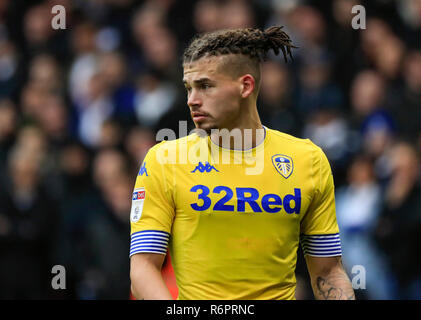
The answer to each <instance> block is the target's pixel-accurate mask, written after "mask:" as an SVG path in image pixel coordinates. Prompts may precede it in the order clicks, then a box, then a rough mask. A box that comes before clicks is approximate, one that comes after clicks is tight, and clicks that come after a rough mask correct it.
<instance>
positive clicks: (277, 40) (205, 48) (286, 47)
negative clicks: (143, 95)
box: [183, 26, 297, 93]
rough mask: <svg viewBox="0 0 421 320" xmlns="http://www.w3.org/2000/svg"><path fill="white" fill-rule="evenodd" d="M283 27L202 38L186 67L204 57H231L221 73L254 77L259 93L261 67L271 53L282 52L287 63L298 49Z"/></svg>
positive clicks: (216, 33) (223, 32)
mask: <svg viewBox="0 0 421 320" xmlns="http://www.w3.org/2000/svg"><path fill="white" fill-rule="evenodd" d="M282 28H283V26H282V27H276V26H272V27H269V28H267V29H266V30H264V31H262V30H259V29H254V28H246V29H228V30H218V31H214V32H209V33H204V34H200V35H198V36H196V37H194V38H193V39H192V41H191V42H190V44H189V46H188V47H187V48H186V50H185V51H184V54H183V65H186V64H189V63H192V62H194V61H197V60H199V59H201V58H204V57H213V56H214V57H218V56H227V57H229V56H230V55H232V56H231V58H227V59H224V60H223V61H222V63H221V66H220V69H221V70H224V71H227V70H229V72H230V74H231V75H232V76H234V77H235V76H240V75H242V74H244V73H245V72H246V73H250V74H251V75H252V76H253V77H254V78H255V81H256V93H257V92H258V91H259V87H260V63H261V62H263V61H265V60H266V59H267V55H268V52H269V51H270V50H273V52H274V53H275V55H278V54H279V53H280V51H282V53H283V56H284V60H285V62H286V63H287V62H288V57H290V58H291V60H292V59H293V58H292V53H291V49H292V48H297V47H296V46H294V45H293V44H292V41H291V39H290V37H289V36H288V34H287V33H285V32H284V31H283V30H282Z"/></svg>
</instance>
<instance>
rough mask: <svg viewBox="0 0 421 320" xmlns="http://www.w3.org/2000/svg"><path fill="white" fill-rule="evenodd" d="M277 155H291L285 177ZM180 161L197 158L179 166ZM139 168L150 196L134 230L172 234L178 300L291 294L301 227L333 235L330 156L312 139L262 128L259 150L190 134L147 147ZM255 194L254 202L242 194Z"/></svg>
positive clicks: (141, 184)
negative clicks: (241, 148)
mask: <svg viewBox="0 0 421 320" xmlns="http://www.w3.org/2000/svg"><path fill="white" fill-rule="evenodd" d="M186 151H187V152H186ZM206 151H207V152H206ZM189 154H190V156H191V157H189V156H188V155H189ZM193 155H196V157H192V156H193ZM274 155H281V156H285V157H286V158H288V157H290V159H291V160H292V170H289V172H290V175H289V176H287V174H284V175H285V176H287V177H284V176H283V175H281V173H280V172H279V171H278V169H277V168H276V167H275V165H274V161H273V159H276V157H275V158H274V157H273V156H274ZM223 157H225V158H223ZM186 158H188V159H187V160H189V159H193V160H194V161H192V162H188V163H184V164H180V163H179V162H180V160H186ZM227 159H229V162H230V163H225V164H224V163H223V161H222V160H225V162H228V160H227ZM256 159H258V164H257V165H256V162H255V163H253V160H256ZM165 161H167V163H164V162H165ZM206 161H207V162H208V163H209V165H208V166H207V170H206ZM217 161H219V163H217ZM234 161H236V162H237V163H234ZM171 162H172V163H171ZM174 162H177V163H174ZM199 162H200V163H201V164H202V165H203V166H201V167H200V166H199V167H198V165H199ZM239 162H240V163H239ZM211 166H213V167H214V168H215V169H216V170H218V171H216V170H215V169H213V168H212V167H211ZM259 166H260V167H259ZM143 167H144V168H146V172H147V175H146V173H145V174H142V175H140V174H139V175H138V177H137V180H136V184H135V190H136V189H139V188H144V190H145V193H146V196H145V200H144V205H143V211H142V214H141V218H140V219H139V220H138V221H136V222H133V221H132V222H131V234H133V233H135V232H139V231H145V230H155V231H165V232H168V233H169V234H170V241H169V249H170V254H171V260H172V263H173V267H174V271H175V275H176V279H177V286H178V288H179V299H233V300H235V299H295V287H296V279H295V266H296V260H297V249H298V245H299V239H300V234H305V235H324V234H336V233H338V232H339V229H338V226H337V222H336V214H335V202H334V186H333V178H332V174H331V169H330V166H329V162H328V160H327V158H326V156H325V155H324V153H323V152H322V150H321V149H320V148H319V147H317V146H316V145H314V144H313V143H312V142H311V141H310V140H308V139H305V140H304V139H298V138H295V137H292V136H290V135H287V134H284V133H281V132H278V131H275V130H271V129H268V128H266V135H265V139H264V141H263V142H262V143H261V144H260V145H258V146H257V147H256V148H254V149H252V150H248V151H233V150H228V149H223V148H220V147H219V146H217V145H216V144H214V143H213V142H212V141H211V140H210V138H208V137H205V138H202V137H199V136H197V135H196V134H192V135H190V136H188V137H184V138H181V139H178V140H174V141H166V142H165V141H164V142H161V143H159V144H157V145H156V146H154V147H153V148H151V149H150V151H149V152H148V154H147V156H146V158H145V160H144V163H143ZM197 168H199V169H197ZM200 168H201V169H202V170H200ZM253 168H258V169H256V170H254V171H253V170H251V169H253ZM195 169H196V171H195ZM247 170H248V171H247ZM259 170H260V171H261V173H258V174H250V173H253V172H254V173H256V172H258V171H259ZM193 171H194V172H193ZM201 171H203V172H201ZM208 171H209V172H208ZM246 171H247V173H246ZM287 173H288V170H287ZM241 188H248V189H241ZM142 190H143V189H142ZM256 191H257V193H258V198H257V199H256V200H255V201H251V202H252V203H249V202H247V201H246V202H244V201H242V200H241V199H243V198H249V197H252V199H254V198H253V195H254V197H255V196H256V194H257V193H256ZM207 193H208V194H207ZM271 194H272V195H277V196H278V197H276V196H271ZM265 196H266V197H265ZM299 196H301V198H300V199H298V198H299ZM199 197H200V198H202V199H203V200H201V199H200V198H199ZM279 198H280V200H279ZM263 199H265V200H263ZM226 200H228V201H226ZM281 202H282V203H281ZM297 202H298V203H297ZM217 204H218V205H217ZM215 206H216V207H215ZM221 206H222V208H221ZM298 207H299V208H298ZM195 208H199V209H202V208H204V210H201V211H200V210H195ZM216 209H219V210H216ZM259 209H260V212H259ZM268 209H269V210H268ZM298 209H299V211H298V213H296V212H294V211H297V210H298ZM270 210H272V211H278V212H267V211H270ZM256 211H257V212H256ZM288 211H289V213H288Z"/></svg>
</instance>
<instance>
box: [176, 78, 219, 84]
mask: <svg viewBox="0 0 421 320" xmlns="http://www.w3.org/2000/svg"><path fill="white" fill-rule="evenodd" d="M203 82H213V81H212V80H211V79H209V78H200V79H197V80H193V83H195V84H201V83H203ZM183 83H184V84H187V81H186V80H185V79H183Z"/></svg>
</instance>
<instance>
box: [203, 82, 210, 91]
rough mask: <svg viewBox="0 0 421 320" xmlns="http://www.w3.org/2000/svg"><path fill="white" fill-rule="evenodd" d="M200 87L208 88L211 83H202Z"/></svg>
mask: <svg viewBox="0 0 421 320" xmlns="http://www.w3.org/2000/svg"><path fill="white" fill-rule="evenodd" d="M201 87H202V89H205V90H206V89H209V88H210V87H211V85H210V84H209V83H203V84H202V86H201Z"/></svg>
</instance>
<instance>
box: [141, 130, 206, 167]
mask: <svg viewBox="0 0 421 320" xmlns="http://www.w3.org/2000/svg"><path fill="white" fill-rule="evenodd" d="M201 142H206V139H203V138H201V137H200V136H198V135H197V134H196V133H192V134H190V135H188V136H185V137H182V138H179V139H174V140H164V141H161V142H158V143H157V144H155V145H154V146H153V147H151V148H150V149H149V151H148V154H147V156H146V158H145V160H147V161H149V162H159V163H161V164H165V163H169V164H174V163H176V159H179V153H180V152H186V150H188V149H189V148H191V147H192V146H194V145H197V144H198V143H201Z"/></svg>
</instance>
